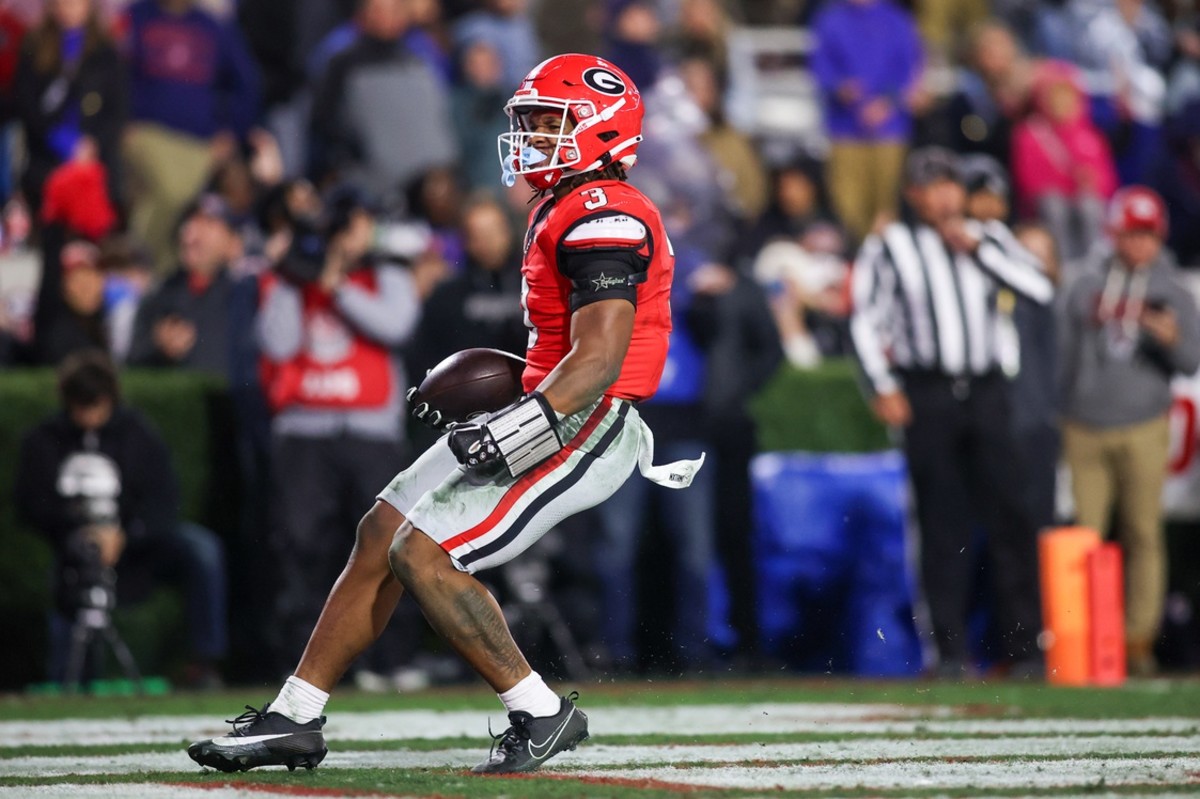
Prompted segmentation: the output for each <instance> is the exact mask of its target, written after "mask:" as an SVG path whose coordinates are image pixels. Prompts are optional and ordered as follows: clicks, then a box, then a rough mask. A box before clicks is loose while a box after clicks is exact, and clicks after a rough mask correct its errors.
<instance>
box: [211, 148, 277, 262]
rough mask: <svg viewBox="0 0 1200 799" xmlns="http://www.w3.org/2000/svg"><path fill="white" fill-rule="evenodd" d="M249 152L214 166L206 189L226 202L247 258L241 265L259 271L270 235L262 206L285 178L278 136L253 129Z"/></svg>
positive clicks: (235, 155) (232, 155)
mask: <svg viewBox="0 0 1200 799" xmlns="http://www.w3.org/2000/svg"><path fill="white" fill-rule="evenodd" d="M247 143H248V145H249V152H248V153H245V154H243V153H241V152H235V153H231V154H230V155H229V156H228V157H226V158H224V159H223V160H221V161H219V162H218V163H216V164H215V165H214V168H213V172H212V176H211V178H210V180H209V182H208V186H207V187H206V191H209V192H212V193H213V194H216V195H217V196H219V197H220V198H221V199H222V200H224V201H225V204H226V205H227V206H228V207H229V214H230V217H231V219H232V220H233V223H234V226H235V228H236V229H237V231H238V235H239V236H240V237H241V240H242V248H243V250H244V252H245V254H246V255H247V256H249V257H248V258H245V259H241V260H240V261H239V262H238V265H239V266H241V267H245V268H247V269H250V270H251V271H254V272H258V271H261V269H262V268H265V267H264V265H263V263H262V261H263V260H264V259H263V257H262V256H263V255H264V254H265V250H266V245H267V241H266V239H267V234H266V231H265V230H264V229H263V227H262V225H261V221H262V220H260V219H259V208H260V205H261V204H262V202H263V201H264V198H265V197H266V195H267V193H268V192H270V191H271V190H272V189H273V188H275V187H276V186H278V185H279V184H280V183H281V182H282V181H283V176H284V165H283V155H282V153H281V151H280V149H279V143H278V142H277V141H276V139H275V137H274V136H272V135H271V134H270V133H268V132H267V131H266V130H263V129H262V128H255V129H254V130H251V131H250V133H249V135H248V139H247Z"/></svg>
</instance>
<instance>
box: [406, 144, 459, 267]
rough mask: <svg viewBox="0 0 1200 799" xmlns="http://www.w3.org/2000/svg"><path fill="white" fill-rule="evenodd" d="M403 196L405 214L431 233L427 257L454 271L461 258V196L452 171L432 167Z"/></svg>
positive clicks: (456, 177)
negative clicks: (412, 217) (424, 225)
mask: <svg viewBox="0 0 1200 799" xmlns="http://www.w3.org/2000/svg"><path fill="white" fill-rule="evenodd" d="M405 196H406V198H407V205H408V211H409V213H410V214H411V215H412V216H414V217H416V218H417V219H419V220H421V221H422V222H425V223H426V224H428V225H429V228H430V231H431V232H432V234H433V240H432V241H431V242H430V247H429V250H430V252H429V254H430V256H432V257H436V258H438V259H440V260H441V261H442V262H443V263H444V264H445V265H446V267H447V268H448V269H450V270H451V271H452V272H458V271H459V270H460V269H461V268H462V264H463V258H464V252H463V231H462V211H463V194H462V186H461V185H460V184H459V181H458V175H457V174H456V173H455V171H454V169H452V168H450V167H448V166H447V167H434V168H433V169H431V170H429V171H428V172H426V173H425V174H423V175H421V176H420V177H419V178H417V179H416V180H415V181H414V182H413V183H412V184H411V185H409V186H408V187H407V191H406V192H405Z"/></svg>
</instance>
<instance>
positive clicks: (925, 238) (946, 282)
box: [850, 222, 1054, 394]
mask: <svg viewBox="0 0 1200 799" xmlns="http://www.w3.org/2000/svg"><path fill="white" fill-rule="evenodd" d="M967 230H968V232H969V233H970V234H971V235H972V236H974V237H976V238H977V239H979V242H980V244H979V247H978V249H976V251H975V252H974V253H955V252H953V251H952V250H950V249H949V248H948V247H947V246H946V244H945V242H944V241H943V240H942V237H941V236H940V235H939V234H938V233H937V231H936V230H934V229H933V228H931V227H929V226H927V225H923V224H918V225H915V226H914V225H909V224H905V223H903V222H893V223H892V224H890V225H888V226H887V227H886V228H884V229H883V230H882V231H881V232H880V233H879V234H874V235H871V236H869V237H867V240H866V241H865V242H863V246H862V249H861V250H860V251H859V254H858V259H857V260H856V261H855V264H854V271H853V274H852V276H851V292H852V294H853V300H854V314H853V316H852V317H851V322H850V333H851V337H852V339H853V342H854V349H855V354H856V356H857V357H858V360H859V362H860V365H861V366H862V369H863V373H864V374H865V376H866V378H867V380H868V381H869V382H870V384H871V388H872V389H873V390H874V392H875V393H877V394H888V393H891V392H893V391H896V390H897V389H898V388H899V381H898V379H897V376H896V372H897V370H900V371H903V370H906V369H919V370H926V371H934V372H940V373H942V374H945V375H948V376H952V377H969V376H973V375H982V374H986V373H987V372H990V371H992V370H993V369H995V368H997V366H998V365H999V363H1000V348H1001V346H1002V345H1001V342H1000V337H999V336H998V335H997V333H998V331H999V329H1000V327H999V318H998V315H997V311H996V291H997V289H998V288H999V287H1000V286H1007V287H1008V288H1011V289H1012V290H1013V291H1015V292H1017V293H1018V294H1021V295H1023V296H1026V297H1028V298H1029V299H1031V300H1033V301H1034V302H1037V303H1038V304H1045V303H1048V302H1050V300H1051V298H1052V297H1053V295H1054V287H1053V285H1052V284H1051V283H1050V280H1049V279H1048V278H1047V277H1046V276H1045V275H1044V274H1042V267H1041V263H1040V262H1039V261H1038V260H1037V258H1036V257H1034V255H1033V254H1032V253H1030V252H1029V251H1028V250H1026V249H1025V248H1024V247H1023V246H1021V244H1020V243H1019V242H1018V241H1017V240H1016V237H1014V236H1013V234H1012V232H1011V231H1009V229H1008V228H1007V227H1006V226H1005V225H1003V224H1002V223H1000V222H989V223H986V224H980V223H978V222H968V228H967Z"/></svg>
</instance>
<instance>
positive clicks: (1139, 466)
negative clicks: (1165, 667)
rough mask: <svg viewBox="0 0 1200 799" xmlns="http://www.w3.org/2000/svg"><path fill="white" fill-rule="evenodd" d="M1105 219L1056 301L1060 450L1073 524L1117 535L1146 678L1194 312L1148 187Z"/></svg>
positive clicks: (1118, 197) (1132, 632)
mask: <svg viewBox="0 0 1200 799" xmlns="http://www.w3.org/2000/svg"><path fill="white" fill-rule="evenodd" d="M1107 224H1108V233H1109V236H1110V238H1111V245H1112V246H1111V250H1110V251H1108V252H1105V253H1103V254H1101V255H1098V256H1096V258H1095V259H1094V262H1093V263H1091V264H1088V265H1087V266H1088V267H1090V268H1087V269H1084V270H1082V271H1081V274H1080V276H1079V277H1078V278H1077V279H1076V280H1075V281H1074V283H1073V284H1072V285H1071V286H1070V287H1069V288H1068V289H1067V292H1066V296H1065V303H1064V313H1063V314H1062V317H1061V323H1062V326H1061V331H1060V344H1061V359H1060V365H1061V389H1062V401H1063V405H1062V409H1063V417H1064V423H1063V454H1064V457H1065V460H1066V462H1067V465H1068V466H1069V467H1070V470H1071V488H1072V493H1073V494H1074V498H1075V514H1076V518H1077V521H1078V523H1079V524H1080V525H1082V526H1085V527H1091V528H1093V529H1096V530H1099V531H1100V532H1101V534H1102V535H1104V536H1105V537H1107V536H1108V535H1110V534H1111V533H1113V532H1116V534H1117V535H1118V536H1119V537H1120V541H1121V544H1122V546H1123V548H1124V551H1125V573H1126V582H1127V589H1126V600H1125V637H1126V644H1127V647H1126V648H1127V655H1128V660H1129V671H1130V674H1132V675H1135V676H1145V675H1148V674H1152V673H1153V672H1154V671H1155V670H1156V669H1157V664H1156V661H1155V659H1154V652H1153V648H1154V641H1155V639H1156V638H1157V637H1158V631H1159V624H1160V621H1161V618H1162V611H1163V601H1164V598H1165V595H1166V546H1165V542H1164V537H1163V531H1162V499H1161V498H1162V491H1163V482H1164V480H1165V478H1166V465H1167V448H1168V421H1167V413H1168V411H1169V409H1170V407H1171V391H1170V384H1171V378H1172V377H1173V376H1174V375H1176V374H1185V375H1186V374H1192V373H1193V372H1195V371H1196V369H1197V367H1200V316H1198V314H1197V310H1196V301H1195V298H1194V297H1193V296H1192V294H1191V293H1190V292H1189V291H1188V289H1187V288H1186V287H1185V286H1184V285H1183V284H1182V283H1181V282H1180V279H1179V276H1178V274H1177V272H1176V266H1175V259H1174V256H1173V255H1172V254H1171V253H1170V251H1169V250H1167V249H1166V248H1165V247H1164V245H1163V242H1164V240H1165V239H1166V236H1167V213H1166V207H1165V205H1164V203H1163V200H1162V198H1161V197H1160V196H1159V195H1158V194H1157V193H1156V192H1154V191H1153V190H1151V189H1149V188H1146V187H1144V186H1129V187H1126V188H1124V189H1121V190H1120V191H1118V192H1117V193H1116V194H1115V195H1114V196H1113V199H1112V202H1111V203H1110V205H1109V211H1108V223H1107ZM1114 509H1115V510H1116V529H1115V531H1114V530H1113V529H1111V527H1110V524H1109V521H1110V518H1111V517H1112V515H1113V511H1114Z"/></svg>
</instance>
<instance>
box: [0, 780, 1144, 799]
mask: <svg viewBox="0 0 1200 799" xmlns="http://www.w3.org/2000/svg"><path fill="white" fill-rule="evenodd" d="M272 789H274V790H272ZM288 795H291V796H306V797H307V799H313V798H314V797H316V799H334V798H335V797H338V796H343V795H344V794H340V793H338V792H337V791H328V792H322V793H315V794H307V795H306V794H297V793H296V792H294V791H290V792H289V791H288V789H287V786H283V785H279V786H271V785H263V786H255V787H253V788H234V787H230V786H227V785H215V786H212V787H208V786H199V785H196V786H180V785H154V784H151V783H118V784H116V785H37V786H21V787H19V788H0V799H270V797H271V796H288ZM351 796H353V797H354V799H370V797H371V796H380V797H382V796H385V795H384V794H362V793H355V794H351ZM386 797H387V799H398V797H396V795H395V794H386ZM1092 799H1095V798H1094V797H1093V798H1092ZM1155 799H1162V797H1155Z"/></svg>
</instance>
